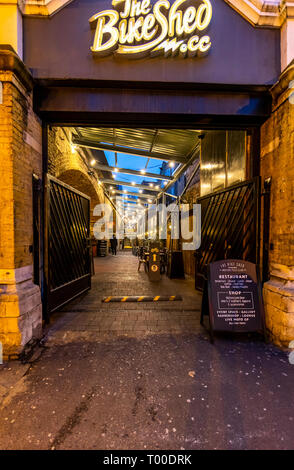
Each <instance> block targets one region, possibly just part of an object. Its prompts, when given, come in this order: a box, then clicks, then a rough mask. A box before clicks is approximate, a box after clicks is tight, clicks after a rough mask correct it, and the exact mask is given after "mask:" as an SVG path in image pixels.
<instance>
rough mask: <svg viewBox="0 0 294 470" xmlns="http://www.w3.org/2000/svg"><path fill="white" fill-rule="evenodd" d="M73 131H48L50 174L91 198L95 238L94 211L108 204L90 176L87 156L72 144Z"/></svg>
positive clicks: (91, 219) (54, 128)
mask: <svg viewBox="0 0 294 470" xmlns="http://www.w3.org/2000/svg"><path fill="white" fill-rule="evenodd" d="M70 142H71V131H70V130H68V129H63V128H61V127H51V128H49V130H48V172H49V173H50V174H51V175H52V176H55V177H56V178H58V179H60V180H61V181H63V182H64V183H66V184H68V185H70V186H72V187H74V188H75V189H77V190H78V191H81V192H83V193H84V194H86V195H87V196H89V197H90V198H91V204H90V229H91V237H93V225H94V223H95V222H96V221H97V217H94V216H93V209H94V207H95V206H96V205H97V204H102V203H104V202H107V199H105V196H104V193H103V190H102V188H101V186H100V185H99V184H98V180H97V177H96V176H92V175H90V174H89V164H88V162H87V159H86V158H85V155H84V154H83V153H82V152H79V151H78V149H76V150H75V149H74V148H73V147H72V146H71V144H70Z"/></svg>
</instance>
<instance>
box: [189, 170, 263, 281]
mask: <svg viewBox="0 0 294 470" xmlns="http://www.w3.org/2000/svg"><path fill="white" fill-rule="evenodd" d="M197 203H198V204H201V219H202V234H201V238H202V241H201V247H200V249H199V250H197V251H196V254H195V255H196V269H195V287H196V289H199V290H202V289H203V286H204V281H205V278H206V270H207V265H208V264H209V263H211V262H213V261H217V260H221V259H227V258H235V259H243V260H246V261H251V262H252V263H256V264H257V265H258V264H259V233H260V177H256V178H253V179H251V180H248V181H244V182H242V183H238V184H235V185H233V186H230V187H229V188H226V189H223V190H220V191H217V192H215V193H213V194H208V195H207V196H203V197H200V198H199V199H198V200H197Z"/></svg>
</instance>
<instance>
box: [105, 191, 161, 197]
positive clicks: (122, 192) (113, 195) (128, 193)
mask: <svg viewBox="0 0 294 470" xmlns="http://www.w3.org/2000/svg"><path fill="white" fill-rule="evenodd" d="M115 193H116V194H124V195H125V196H136V197H138V198H139V199H141V198H143V199H152V198H153V197H154V195H151V194H140V193H133V192H131V191H127V192H126V193H125V192H124V191H121V190H119V189H115ZM111 197H115V194H112V195H111Z"/></svg>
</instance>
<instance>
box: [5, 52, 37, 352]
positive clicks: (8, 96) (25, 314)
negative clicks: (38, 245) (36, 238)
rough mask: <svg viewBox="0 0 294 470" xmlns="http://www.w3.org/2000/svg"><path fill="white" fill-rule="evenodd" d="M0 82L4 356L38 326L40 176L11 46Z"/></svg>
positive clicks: (25, 86) (28, 101) (26, 95)
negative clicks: (36, 180) (35, 190)
mask: <svg viewBox="0 0 294 470" xmlns="http://www.w3.org/2000/svg"><path fill="white" fill-rule="evenodd" d="M11 64H12V65H11ZM14 66H15V69H16V70H17V71H16V72H14V70H13V68H14ZM0 81H1V82H2V86H3V99H2V103H0V189H1V190H0V341H1V342H2V344H3V351H4V356H6V357H14V356H15V357H16V356H17V355H18V354H19V353H20V352H21V351H22V349H23V348H24V346H25V345H26V344H27V343H28V342H29V341H32V340H35V339H37V338H39V337H40V335H41V328H42V306H41V297H40V289H39V286H36V285H34V284H33V279H32V276H33V254H32V250H30V245H32V244H33V206H32V174H33V173H35V174H37V175H38V176H39V177H41V176H42V152H41V141H42V131H41V122H40V120H39V119H38V118H37V116H36V115H35V114H34V112H33V109H32V89H31V85H32V82H30V78H29V72H28V71H27V70H26V69H25V68H24V66H23V64H22V63H21V62H20V60H19V59H18V57H17V56H16V54H15V53H13V51H0Z"/></svg>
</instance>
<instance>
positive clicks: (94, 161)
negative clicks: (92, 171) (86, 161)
mask: <svg viewBox="0 0 294 470" xmlns="http://www.w3.org/2000/svg"><path fill="white" fill-rule="evenodd" d="M95 163H96V160H95V158H93V160H91V165H92V166H94V165H95Z"/></svg>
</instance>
